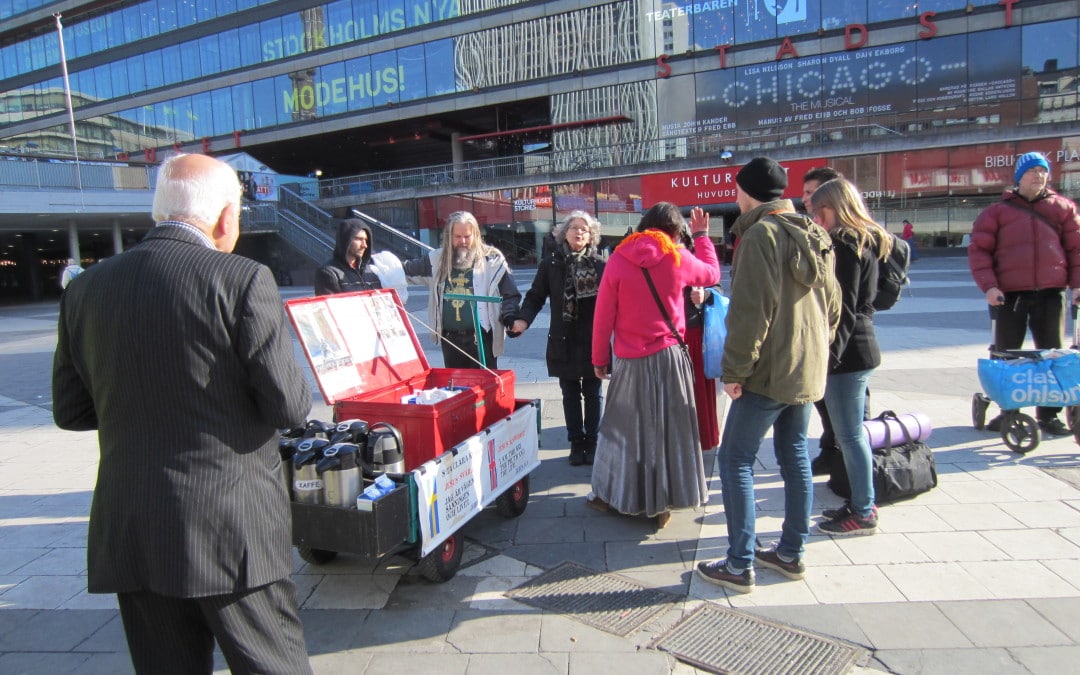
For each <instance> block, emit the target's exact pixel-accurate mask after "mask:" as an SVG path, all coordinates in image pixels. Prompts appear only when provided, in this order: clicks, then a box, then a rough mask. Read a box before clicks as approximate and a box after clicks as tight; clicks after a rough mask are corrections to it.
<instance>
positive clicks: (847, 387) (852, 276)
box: [810, 178, 892, 536]
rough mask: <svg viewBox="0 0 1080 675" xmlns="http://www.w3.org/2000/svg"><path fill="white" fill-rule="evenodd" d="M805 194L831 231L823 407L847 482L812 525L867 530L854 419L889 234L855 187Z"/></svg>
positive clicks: (872, 350)
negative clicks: (839, 499)
mask: <svg viewBox="0 0 1080 675" xmlns="http://www.w3.org/2000/svg"><path fill="white" fill-rule="evenodd" d="M810 200H811V203H812V206H813V213H814V222H816V223H817V224H818V225H821V226H822V227H823V228H825V230H827V231H828V232H829V235H830V236H831V237H832V241H833V251H834V253H835V259H836V280H837V282H838V284H839V286H840V297H841V308H840V325H839V326H838V327H837V329H836V337H834V338H833V342H832V344H831V345H830V347H829V376H828V379H827V381H826V384H825V407H826V408H827V409H828V412H829V418H830V420H831V421H832V426H833V431H834V432H835V434H836V442H837V444H839V446H840V451H841V453H842V454H843V456H844V468H845V469H847V475H848V480H849V482H850V484H851V499H850V500H849V501H848V503H847V504H846V505H844V506H843V507H841V508H839V509H827V510H826V511H825V512H824V513H823V514H822V515H824V516H825V519H826V520H825V521H824V522H821V523H818V530H819V531H821V532H822V533H825V534H831V535H834V536H848V535H860V534H861V535H868V534H874V533H875V532H876V531H877V521H878V512H877V507H876V506H875V505H874V480H873V459H872V455H871V450H870V444H869V442H868V441H867V439H866V436H865V435H864V434H863V426H862V422H863V411H864V410H865V408H866V390H867V383H868V382H869V381H870V375H871V374H872V373H873V372H874V369H875V368H877V367H878V366H879V365H880V364H881V350H880V349H879V348H878V344H877V336H876V335H875V334H874V324H873V321H872V319H873V316H874V305H873V303H874V296H875V295H877V287H878V270H879V261H883V260H885V259H886V258H887V257H888V256H889V252H890V251H891V250H892V237H891V236H890V235H889V233H888V232H886V231H885V230H884V228H882V227H881V226H880V225H878V224H877V223H875V222H874V219H873V218H871V217H870V214H869V212H868V211H867V209H866V205H865V204H864V203H863V200H862V196H861V195H860V194H859V191H858V188H856V187H855V186H854V185H853V184H851V183H850V182H848V181H847V180H844V179H843V178H834V179H833V180H830V181H826V182H824V183H822V184H821V186H820V187H818V189H817V190H816V191H815V192H814V194H813V196H811V198H810Z"/></svg>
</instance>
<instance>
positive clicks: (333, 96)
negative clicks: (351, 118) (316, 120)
mask: <svg viewBox="0 0 1080 675" xmlns="http://www.w3.org/2000/svg"><path fill="white" fill-rule="evenodd" d="M317 80H318V93H319V95H318V102H319V117H327V116H328V115H337V114H339V113H344V112H348V110H349V85H348V82H347V81H346V80H345V64H344V63H333V64H330V65H328V66H323V67H322V68H319V74H318V76H317Z"/></svg>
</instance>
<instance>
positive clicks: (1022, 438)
mask: <svg viewBox="0 0 1080 675" xmlns="http://www.w3.org/2000/svg"><path fill="white" fill-rule="evenodd" d="M1001 440H1003V441H1005V445H1007V446H1008V447H1009V449H1010V450H1012V451H1013V452H1018V453H1020V454H1026V453H1028V452H1031V451H1032V450H1034V449H1035V448H1037V447H1038V446H1039V441H1041V440H1042V430H1041V429H1039V425H1038V424H1036V423H1035V419H1034V418H1033V417H1032V416H1031V415H1025V414H1024V413H1012V414H1007V415H1006V416H1005V419H1004V420H1002V421H1001Z"/></svg>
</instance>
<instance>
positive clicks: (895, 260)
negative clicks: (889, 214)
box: [873, 232, 911, 311]
mask: <svg viewBox="0 0 1080 675" xmlns="http://www.w3.org/2000/svg"><path fill="white" fill-rule="evenodd" d="M889 236H890V237H892V240H893V247H892V251H890V252H889V257H887V258H885V259H884V260H879V261H878V287H877V295H876V296H874V303H873V304H874V309H876V310H879V311H880V310H885V309H891V308H892V306H893V305H895V304H896V301H897V300H899V299H900V292H901V291H903V290H904V286H905V285H907V283H908V276H907V273H908V267H910V266H911V247H909V246H908V243H907V242H906V241H904V240H903V239H901V238H900V237H898V236H896V235H895V234H893V233H891V232H890V233H889Z"/></svg>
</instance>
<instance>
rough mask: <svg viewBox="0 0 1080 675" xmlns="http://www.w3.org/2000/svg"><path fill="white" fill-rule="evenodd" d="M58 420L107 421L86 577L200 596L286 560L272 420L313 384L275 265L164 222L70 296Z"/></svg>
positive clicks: (231, 589) (278, 570)
mask: <svg viewBox="0 0 1080 675" xmlns="http://www.w3.org/2000/svg"><path fill="white" fill-rule="evenodd" d="M52 385H53V418H54V420H55V421H56V424H57V425H58V426H59V427H61V428H63V429H70V430H90V429H97V431H98V442H99V445H100V448H101V457H100V462H99V467H98V477H97V486H96V488H95V490H94V499H93V505H92V507H91V510H90V533H89V538H88V543H87V559H88V567H89V584H88V586H89V591H90V592H91V593H116V592H128V591H137V590H146V591H151V592H154V593H158V594H161V595H167V596H172V597H188V598H190V597H202V596H208V595H222V594H227V593H235V592H238V591H243V590H245V589H249V588H256V587H259V586H263V585H265V584H268V583H272V582H274V581H277V580H279V579H282V578H284V577H286V576H288V575H289V574H290V572H291V570H292V559H291V550H290V546H291V534H290V530H291V520H290V514H289V503H288V496H287V494H286V492H285V487H284V479H283V477H282V467H281V461H280V459H279V456H278V452H277V429H278V428H281V427H287V426H294V425H297V424H300V423H302V422H303V420H304V418H305V416H306V415H307V413H308V412H309V411H310V409H311V389H310V387H309V386H308V383H307V379H306V378H305V376H304V374H303V372H302V371H301V369H300V367H299V365H298V363H297V361H296V359H295V357H294V355H293V348H292V340H291V334H290V331H289V330H288V328H287V327H286V324H285V316H284V312H283V311H282V307H281V298H280V296H279V295H278V291H277V287H276V286H275V284H274V281H273V277H272V275H271V273H270V271H269V270H268V269H267V268H266V267H264V266H262V265H260V264H258V263H256V262H254V261H252V260H249V259H247V258H244V257H241V256H238V255H228V254H224V253H220V252H218V251H215V250H213V249H210V248H208V247H206V246H205V245H204V244H203V243H202V242H201V241H200V240H199V238H198V237H197V236H196V235H195V234H194V233H192V232H189V231H187V230H185V229H183V228H180V227H176V226H168V225H163V226H158V227H155V228H154V229H152V230H151V231H150V233H149V234H148V235H147V236H146V238H145V239H144V240H143V241H142V242H141V243H140V244H139V245H138V246H136V247H134V248H132V249H131V250H129V251H127V252H125V253H122V254H120V255H118V256H115V257H113V258H110V259H108V260H106V261H104V262H102V263H100V264H98V265H95V266H93V267H92V268H90V269H89V270H87V271H86V272H85V273H84V274H82V275H80V276H79V277H78V278H77V279H76V281H75V282H72V284H71V285H70V286H69V287H68V289H67V290H66V291H65V292H64V295H63V297H62V299H61V301H60V321H59V334H58V337H57V347H56V354H55V357H54V360H53V381H52Z"/></svg>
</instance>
